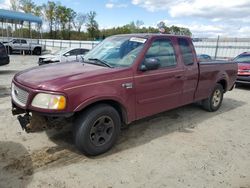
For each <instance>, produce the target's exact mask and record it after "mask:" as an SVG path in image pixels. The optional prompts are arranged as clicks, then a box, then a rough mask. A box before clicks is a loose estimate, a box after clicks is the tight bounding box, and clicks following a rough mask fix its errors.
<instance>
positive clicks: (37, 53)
mask: <svg viewBox="0 0 250 188" xmlns="http://www.w3.org/2000/svg"><path fill="white" fill-rule="evenodd" d="M33 54H35V55H41V54H42V50H41V48H35V49H34V50H33Z"/></svg>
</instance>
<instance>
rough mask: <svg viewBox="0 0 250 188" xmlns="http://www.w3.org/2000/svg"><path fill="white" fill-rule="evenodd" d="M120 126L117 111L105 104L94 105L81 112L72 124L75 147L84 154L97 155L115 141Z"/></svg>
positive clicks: (106, 149)
mask: <svg viewBox="0 0 250 188" xmlns="http://www.w3.org/2000/svg"><path fill="white" fill-rule="evenodd" d="M120 128H121V119H120V116H119V113H118V112H117V111H116V110H115V109H114V108H113V107H112V106H109V105H106V104H100V105H95V106H93V107H91V108H89V109H88V110H87V111H85V112H83V113H82V114H80V115H79V117H78V118H77V119H76V121H75V124H74V129H75V130H74V139H75V144H76V147H77V148H78V149H79V150H80V151H81V152H83V153H84V154H86V155H92V156H95V155H99V154H102V153H104V152H106V151H108V150H109V149H110V148H111V147H112V146H113V145H114V144H115V142H116V140H117V138H118V136H119V133H120Z"/></svg>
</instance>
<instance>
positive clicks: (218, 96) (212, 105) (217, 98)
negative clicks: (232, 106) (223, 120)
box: [202, 84, 224, 112]
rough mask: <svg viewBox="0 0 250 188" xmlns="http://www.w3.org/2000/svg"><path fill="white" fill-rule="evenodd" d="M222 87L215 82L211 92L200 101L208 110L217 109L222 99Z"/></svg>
mask: <svg viewBox="0 0 250 188" xmlns="http://www.w3.org/2000/svg"><path fill="white" fill-rule="evenodd" d="M223 94H224V89H223V87H222V85H221V84H216V86H215V88H214V90H213V92H212V94H211V95H210V96H209V97H208V98H207V99H205V100H203V101H202V106H203V108H204V109H205V110H207V111H208V112H215V111H217V110H218V109H219V108H220V106H221V103H222V101H223Z"/></svg>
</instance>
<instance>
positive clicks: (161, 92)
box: [12, 34, 237, 155]
mask: <svg viewBox="0 0 250 188" xmlns="http://www.w3.org/2000/svg"><path fill="white" fill-rule="evenodd" d="M236 77H237V64H236V63H233V62H226V61H209V62H202V63H200V62H198V61H197V58H196V53H195V49H194V47H193V44H192V40H191V39H190V38H189V37H184V36H175V35H160V34H130V35H117V36H112V37H109V38H107V39H105V40H104V41H103V42H102V43H100V44H99V45H98V46H96V47H95V48H94V49H93V50H91V51H90V52H89V53H87V54H86V55H85V57H84V60H83V61H82V62H75V63H61V64H56V65H51V66H47V65H45V66H42V67H35V68H31V69H28V70H25V71H23V72H20V73H18V74H16V75H15V77H14V78H13V82H12V104H13V108H12V113H13V114H14V115H17V114H25V115H23V116H22V115H19V116H18V119H19V122H20V124H21V126H22V128H23V129H25V130H26V131H27V132H34V131H39V130H43V129H46V128H52V127H59V126H63V124H64V123H65V120H68V121H72V122H73V129H74V131H73V135H74V140H75V144H76V146H77V148H78V149H79V150H80V151H82V152H83V153H85V154H87V155H98V154H101V153H103V152H105V151H107V150H109V149H110V148H111V147H112V146H113V145H114V143H115V141H116V140H117V137H118V135H119V132H120V129H121V125H123V126H125V125H127V124H129V123H131V122H133V121H135V120H138V119H141V118H144V117H148V116H152V115H154V114H157V113H160V112H163V111H166V110H170V109H173V108H177V107H180V106H183V105H186V104H189V103H193V102H201V103H202V106H203V107H204V108H205V109H206V110H207V111H210V112H213V111H216V110H217V109H218V108H219V107H220V106H221V103H222V100H223V94H224V93H225V92H227V91H229V90H231V89H232V88H233V86H234V83H235V80H236Z"/></svg>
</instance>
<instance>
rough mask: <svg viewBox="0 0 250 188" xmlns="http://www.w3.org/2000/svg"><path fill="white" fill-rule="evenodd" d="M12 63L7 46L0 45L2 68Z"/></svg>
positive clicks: (0, 63)
mask: <svg viewBox="0 0 250 188" xmlns="http://www.w3.org/2000/svg"><path fill="white" fill-rule="evenodd" d="M9 63H10V58H9V56H8V54H7V52H6V49H5V46H4V45H3V44H2V43H0V66H1V65H7V64H9Z"/></svg>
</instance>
